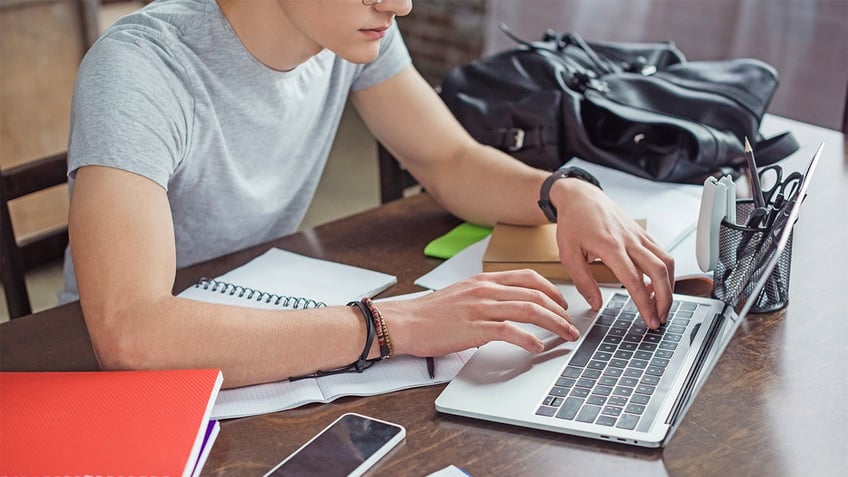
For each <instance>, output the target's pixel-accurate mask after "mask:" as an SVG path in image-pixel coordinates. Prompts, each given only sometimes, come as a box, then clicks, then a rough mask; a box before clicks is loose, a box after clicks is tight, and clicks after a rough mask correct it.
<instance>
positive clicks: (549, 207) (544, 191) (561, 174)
mask: <svg viewBox="0 0 848 477" xmlns="http://www.w3.org/2000/svg"><path fill="white" fill-rule="evenodd" d="M568 177H576V178H578V179H581V180H584V181H586V182H588V183H590V184H592V185H594V186H596V187H597V188H598V189H601V190H603V188H602V187H601V183H600V182H598V179H597V178H596V177H595V176H593V175H592V174H590V173H589V172H587V171H586V170H585V169H581V168H579V167H573V166H562V167H560V168H559V169H557V170H555V171H554V172H553V174H551V175H550V176H548V178H547V179H545V182H543V183H542V188H541V190H540V191H539V208H540V209H542V212H543V213H544V214H545V217H547V219H548V220H549V221H550V222H551V223H556V221H557V210H556V207H554V204H553V203H551V187H553V185H554V182H556V181H558V180H560V179H565V178H568Z"/></svg>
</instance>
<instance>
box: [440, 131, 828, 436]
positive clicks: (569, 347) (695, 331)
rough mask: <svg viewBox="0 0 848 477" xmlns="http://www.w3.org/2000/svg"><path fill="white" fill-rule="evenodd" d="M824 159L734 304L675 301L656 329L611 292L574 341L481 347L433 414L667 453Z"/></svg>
mask: <svg viewBox="0 0 848 477" xmlns="http://www.w3.org/2000/svg"><path fill="white" fill-rule="evenodd" d="M821 151H822V146H819V148H818V150H817V151H816V153H815V155H814V157H813V159H812V160H811V161H810V164H809V166H808V167H807V171H806V173H805V175H804V179H803V180H802V181H801V184H800V186H799V188H798V192H797V193H796V194H795V195H794V198H795V200H794V201H790V203H789V204H788V205H787V206H786V207H783V208H782V209H781V210H780V213H779V214H777V217H776V219H775V220H774V225H773V227H772V229H771V230H772V232H771V233H770V234H768V235H767V236H765V237H763V239H762V242H761V243H760V244H759V247H758V253H757V254H755V255H754V256H753V257H752V258H751V260H754V261H755V262H753V264H752V265H753V266H750V267H748V270H749V272H748V273H747V275H748V276H745V277H743V278H742V283H740V284H739V286H734V289H735V290H738V292H736V293H735V295H734V296H732V297H724V301H722V300H718V299H710V298H700V297H693V296H687V295H679V294H675V295H674V304H673V306H672V310H671V313H670V314H669V320H668V322H667V323H666V325H665V326H663V327H662V328H661V329H660V330H649V329H647V328H646V327H645V325H644V323H643V322H642V319H641V317H640V316H639V315H638V312H637V311H636V308H635V306H634V304H633V302H632V301H631V300H630V298H629V296H628V295H627V294H626V292H624V290H623V289H615V290H609V291H607V292H606V293H605V294H606V295H607V301H606V302H605V303H606V304H605V306H604V307H603V308H602V309H601V310H600V311H599V312H597V313H593V314H592V315H591V316H589V317H587V319H586V320H585V323H586V324H587V325H588V326H587V328H586V329H585V330H581V332H582V335H581V339H580V340H579V341H578V342H576V343H567V342H565V341H564V340H562V339H561V338H559V337H557V336H555V335H553V334H552V333H550V332H548V331H546V330H542V329H540V328H533V327H528V328H527V329H530V330H531V331H533V332H534V333H535V334H536V335H537V336H539V337H540V338H541V339H542V341H543V342H544V343H545V344H546V346H545V351H544V352H542V353H540V354H535V355H534V354H530V353H527V352H526V351H524V350H523V349H520V348H518V347H516V346H513V345H510V344H508V343H503V342H492V343H488V344H486V345H485V346H482V347H481V348H480V349H479V350H478V351H477V352H476V353H475V355H474V356H473V357H472V358H471V359H470V360H469V361H468V362H467V363H466V364H465V366H464V367H463V368H462V370H461V371H460V372H459V374H457V376H456V378H454V379H453V380H452V381H451V382H450V384H449V385H448V386H447V387H446V388H445V390H444V391H443V392H442V393H441V394H440V395H439V397H438V398H437V399H436V409H437V410H438V411H440V412H444V413H448V414H456V415H460V416H466V417H473V418H478V419H485V420H490V421H496V422H502V423H507V424H513V425H518V426H524V427H532V428H536V429H543V430H548V431H554V432H560V433H565V434H573V435H577V436H584V437H590V438H595V439H602V440H608V441H613V442H622V443H626V444H630V445H636V446H643V447H662V446H665V445H666V444H667V443H668V442H669V440H670V439H671V437H672V435H673V434H674V431H675V430H676V429H677V427H678V426H679V424H680V422H681V421H682V420H683V416H684V415H685V414H686V412H687V411H688V409H689V407H690V405H691V403H692V401H693V400H694V397H695V395H696V394H697V393H698V391H699V390H700V389H701V387H702V385H703V384H704V382H705V381H706V378H707V376H708V375H709V373H710V372H711V371H712V369H713V367H714V366H715V363H716V362H717V361H718V358H719V356H721V354H722V352H724V349H725V347H726V346H727V344H728V342H729V341H730V339H731V338H732V337H733V334H734V332H735V331H736V328H737V327H738V326H739V324H740V323H741V322H742V319H743V318H744V317H745V315H746V314H747V313H748V311H749V310H750V309H751V307H752V306H753V305H754V302H756V301H757V297H759V296H760V292H761V291H762V290H763V288H764V287H765V285H766V283H767V282H768V281H769V280H770V276H771V275H772V271H774V270H775V268H776V267H777V266H778V263H779V262H780V259H781V255H782V252H783V251H784V249H785V248H786V247H787V243H788V242H789V239H790V235H791V232H792V228H793V225H794V223H795V221H796V219H797V218H798V213H799V210H800V207H801V203H802V202H803V199H804V197H805V196H806V190H807V187H808V185H809V183H810V178H811V177H812V174H813V172H814V169H815V166H816V163H817V162H818V159H819V156H820V155H821ZM772 285H773V284H772ZM576 321H577V320H576Z"/></svg>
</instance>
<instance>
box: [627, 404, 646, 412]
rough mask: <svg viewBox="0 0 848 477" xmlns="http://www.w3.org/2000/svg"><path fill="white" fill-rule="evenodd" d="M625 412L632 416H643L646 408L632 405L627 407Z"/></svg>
mask: <svg viewBox="0 0 848 477" xmlns="http://www.w3.org/2000/svg"><path fill="white" fill-rule="evenodd" d="M625 411H627V412H629V413H630V414H639V415H642V413H643V412H645V406H643V405H641V404H634V403H630V404H628V405H627V409H625Z"/></svg>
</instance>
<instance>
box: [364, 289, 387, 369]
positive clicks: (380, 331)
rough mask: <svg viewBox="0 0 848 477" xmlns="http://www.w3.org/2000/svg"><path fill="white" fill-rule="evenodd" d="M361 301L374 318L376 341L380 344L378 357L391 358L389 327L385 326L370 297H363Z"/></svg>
mask: <svg viewBox="0 0 848 477" xmlns="http://www.w3.org/2000/svg"><path fill="white" fill-rule="evenodd" d="M362 303H364V304H365V306H367V307H368V310H369V311H370V312H371V316H372V317H373V318H374V326H375V327H376V328H377V342H378V343H379V344H380V359H386V358H391V357H392V354H394V350H393V349H392V339H391V337H390V336H389V328H388V327H387V326H386V320H384V319H383V314H382V313H380V310H378V309H377V306H376V305H375V304H374V301H372V300H371V299H370V298H368V297H365V298H363V299H362Z"/></svg>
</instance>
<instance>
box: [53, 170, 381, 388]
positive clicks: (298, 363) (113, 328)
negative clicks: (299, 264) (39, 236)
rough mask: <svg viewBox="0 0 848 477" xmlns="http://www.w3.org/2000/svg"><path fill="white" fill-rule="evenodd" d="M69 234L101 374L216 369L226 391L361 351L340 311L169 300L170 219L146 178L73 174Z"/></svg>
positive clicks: (351, 322) (359, 334)
mask: <svg viewBox="0 0 848 477" xmlns="http://www.w3.org/2000/svg"><path fill="white" fill-rule="evenodd" d="M69 229H70V230H69V231H70V238H71V251H72V254H73V259H74V265H75V270H76V276H77V284H78V288H79V292H80V301H81V305H82V308H83V314H84V316H85V320H86V325H87V327H88V330H89V334H90V335H91V339H92V343H93V345H94V349H95V352H96V353H97V356H98V360H99V361H100V363H101V366H103V367H104V368H107V369H151V368H172V367H173V368H176V367H180V368H184V367H220V368H222V370H223V373H224V376H225V385H226V386H228V387H231V386H239V385H243V384H248V383H256V382H265V381H274V380H279V379H282V378H286V377H289V376H293V375H298V374H306V373H309V372H312V371H315V370H316V369H318V368H319V367H321V368H322V369H329V368H333V367H337V366H344V365H347V364H349V363H351V362H352V361H354V360H355V359H356V357H357V356H358V355H359V354H360V353H361V352H362V345H363V343H364V341H365V326H364V324H363V320H362V318H361V317H360V316H357V314H356V313H358V312H356V311H355V310H353V309H352V308H350V307H336V308H331V309H320V310H304V311H297V312H279V311H273V310H258V309H251V308H240V307H231V306H224V305H213V304H208V303H200V302H196V301H191V300H186V299H182V298H178V297H174V296H172V294H171V289H172V287H173V283H174V276H175V272H176V268H175V267H176V265H175V264H176V258H175V250H174V231H173V227H172V222H171V213H170V208H169V205H168V198H167V195H166V193H165V191H164V190H163V189H162V188H161V187H160V186H159V185H158V184H156V183H154V182H153V181H151V180H149V179H146V178H144V177H141V176H138V175H135V174H132V173H129V172H125V171H121V170H118V169H114V168H108V167H99V166H87V167H82V168H80V169H79V170H78V172H77V175H76V181H75V184H74V192H73V197H72V200H71V209H70V216H69ZM282 313H291V314H295V313H296V314H298V315H300V316H301V318H300V319H297V320H292V319H286V318H285V317H282V316H281V314H282ZM294 336H296V337H297V339H292V337H294ZM352 337H356V339H353V338H352ZM328 347H331V348H332V349H334V350H336V352H335V353H333V354H328V353H326V352H325V349H326V348H328Z"/></svg>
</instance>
